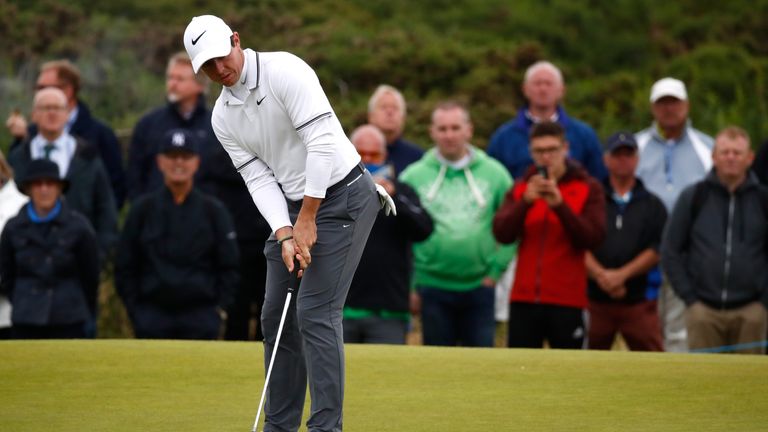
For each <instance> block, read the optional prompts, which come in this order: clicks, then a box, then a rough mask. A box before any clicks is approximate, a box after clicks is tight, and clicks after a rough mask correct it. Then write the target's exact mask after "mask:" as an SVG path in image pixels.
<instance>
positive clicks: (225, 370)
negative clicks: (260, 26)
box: [0, 340, 768, 432]
mask: <svg viewBox="0 0 768 432" xmlns="http://www.w3.org/2000/svg"><path fill="white" fill-rule="evenodd" d="M0 353H1V354H0V356H1V358H0V430H2V431H12V432H17V431H19V432H21V431H40V430H49V429H52V430H55V431H56V432H68V431H77V432H83V431H109V432H118V431H184V432H193V431H238V432H246V431H250V430H251V426H252V424H253V418H254V416H255V414H256V408H257V404H258V401H259V397H260V395H261V389H262V385H263V379H264V378H263V377H264V371H263V361H262V345H261V344H260V343H236V342H182V341H137V340H95V341H62V342H59V341H40V342H33V341H23V342H0ZM278 361H279V358H278ZM307 405H309V403H307ZM262 417H263V416H262ZM305 420H306V415H305ZM344 427H345V430H348V431H366V432H369V431H409V432H410V431H440V432H446V431H696V432H702V431H766V430H768V356H737V355H705V354H698V355H693V354H646V353H632V352H620V351H612V352H595V351H559V350H511V349H468V348H429V347H421V346H368V345H365V346H364V345H348V346H347V392H346V401H345V417H344ZM259 430H261V429H259ZM301 430H306V429H305V428H304V427H302V429H301Z"/></svg>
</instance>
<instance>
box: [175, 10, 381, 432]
mask: <svg viewBox="0 0 768 432" xmlns="http://www.w3.org/2000/svg"><path fill="white" fill-rule="evenodd" d="M184 46H185V47H186V49H187V53H188V54H189V57H190V58H191V59H192V67H193V68H194V70H195V72H197V71H199V70H202V71H203V72H204V73H205V74H206V75H207V76H208V77H209V78H210V79H211V80H212V81H214V82H216V83H219V84H222V85H223V86H224V88H223V89H222V91H221V95H220V96H219V99H218V100H217V101H216V106H215V107H214V109H213V115H212V120H211V123H212V125H213V130H214V132H215V133H216V136H217V137H218V139H219V141H220V142H221V144H222V145H223V146H224V149H225V150H226V151H227V152H228V153H229V156H230V158H231V159H232V163H233V164H234V166H235V167H236V168H237V170H238V171H239V172H240V174H241V175H242V177H243V179H244V180H245V183H246V185H247V186H248V190H249V192H250V193H251V196H252V198H253V201H254V202H255V203H256V205H257V207H258V208H259V211H260V212H261V214H262V215H263V216H264V218H265V219H266V220H267V222H269V225H270V227H271V229H272V234H271V236H270V238H269V240H268V241H267V244H266V246H265V248H264V253H265V255H266V257H267V289H266V296H265V299H264V306H263V310H262V315H261V321H262V328H263V332H264V337H265V350H264V351H265V358H264V362H265V369H266V366H267V364H268V363H269V359H270V357H271V354H272V349H273V347H274V345H275V340H276V336H277V331H278V326H279V320H280V317H281V315H282V309H283V304H284V302H285V298H286V289H287V288H288V281H289V276H290V272H292V271H293V270H294V267H295V264H294V260H295V259H296V260H297V261H298V265H299V266H300V268H301V270H300V272H299V275H300V276H301V277H302V279H301V284H300V287H299V290H298V294H297V297H296V303H295V304H291V306H290V309H289V312H288V317H287V318H286V322H285V329H284V332H283V333H284V336H283V337H282V340H281V341H280V344H279V349H278V352H277V357H276V359H275V362H274V368H273V370H272V378H271V383H270V385H269V390H268V393H267V402H266V406H265V414H266V421H265V427H264V430H265V431H272V432H274V431H296V430H298V427H299V425H300V423H301V415H302V411H303V406H304V396H305V392H306V387H307V381H309V390H310V397H311V400H312V408H311V412H310V417H309V419H308V420H307V428H308V430H309V431H315V432H316V431H340V430H341V429H342V406H343V400H344V345H343V333H342V308H343V306H344V301H345V299H346V296H347V291H348V290H349V286H350V284H351V282H352V277H353V275H354V273H355V269H356V267H357V265H358V262H359V261H360V256H361V255H362V252H363V248H364V246H365V243H366V240H367V238H368V234H369V233H370V230H371V227H372V226H373V223H374V221H375V218H376V214H377V213H378V211H379V208H380V207H381V203H382V202H386V203H387V206H391V207H394V204H393V203H392V201H391V199H390V198H389V196H388V195H386V192H384V191H383V189H379V190H380V192H379V194H377V193H376V191H377V188H376V187H375V185H374V183H373V180H372V179H371V176H370V174H369V173H368V172H367V171H366V170H365V167H364V166H363V165H362V164H361V162H360V156H359V155H358V154H357V151H356V150H355V148H354V146H353V145H352V143H350V142H349V139H347V137H346V135H345V133H344V130H343V129H342V127H341V124H340V123H339V120H338V119H337V118H336V115H335V113H334V111H333V109H332V108H331V105H330V103H329V102H328V98H327V97H326V95H325V93H324V92H323V89H322V87H321V86H320V82H319V80H318V78H317V76H316V74H315V72H314V71H313V70H312V68H310V67H309V66H308V65H307V64H306V63H305V62H304V61H303V60H301V59H300V58H298V57H296V56H295V55H293V54H290V53H286V52H256V51H254V50H251V49H243V48H241V46H240V35H239V34H238V33H237V32H233V31H232V29H231V28H230V27H229V26H228V25H227V24H226V23H225V22H224V21H223V20H221V18H218V17H215V16H212V15H204V16H198V17H195V18H193V19H192V21H191V22H190V23H189V25H188V26H187V28H186V31H185V32H184Z"/></svg>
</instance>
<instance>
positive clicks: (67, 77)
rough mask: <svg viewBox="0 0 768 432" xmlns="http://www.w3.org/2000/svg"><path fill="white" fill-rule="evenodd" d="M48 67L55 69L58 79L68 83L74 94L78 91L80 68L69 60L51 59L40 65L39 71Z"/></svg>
mask: <svg viewBox="0 0 768 432" xmlns="http://www.w3.org/2000/svg"><path fill="white" fill-rule="evenodd" d="M49 69H53V70H55V71H56V75H58V78H59V81H61V82H63V83H65V84H69V85H71V86H72V89H73V90H74V93H75V96H77V94H78V93H79V92H80V70H79V69H78V68H77V66H75V65H74V63H72V62H71V61H69V60H52V61H49V62H45V63H43V64H42V66H40V72H41V73H42V72H45V71H47V70H49Z"/></svg>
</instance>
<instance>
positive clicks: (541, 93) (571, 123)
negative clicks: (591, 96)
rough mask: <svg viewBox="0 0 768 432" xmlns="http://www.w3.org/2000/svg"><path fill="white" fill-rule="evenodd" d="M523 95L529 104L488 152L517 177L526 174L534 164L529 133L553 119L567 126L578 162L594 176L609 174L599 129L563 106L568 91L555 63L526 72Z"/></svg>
mask: <svg viewBox="0 0 768 432" xmlns="http://www.w3.org/2000/svg"><path fill="white" fill-rule="evenodd" d="M523 94H524V95H525V98H526V99H527V100H528V104H527V105H525V106H524V107H522V108H520V110H518V113H517V116H516V117H515V118H513V119H512V120H510V121H508V122H506V123H504V124H503V125H501V126H500V127H499V128H498V129H497V130H496V132H494V134H493V136H492V137H491V141H490V144H489V145H488V154H489V155H490V156H491V157H494V158H496V159H497V160H498V161H500V162H501V163H502V164H503V165H504V166H505V167H507V170H509V173H510V174H512V177H513V178H519V177H521V176H522V175H523V174H525V171H526V169H528V167H529V166H531V164H532V163H533V159H531V154H530V152H529V151H528V147H529V141H528V134H529V133H530V131H531V126H533V124H534V123H540V122H542V121H553V122H557V123H560V125H561V126H563V128H565V139H566V141H568V156H569V157H570V158H571V159H573V160H576V161H578V162H579V163H580V164H581V165H582V166H583V167H584V168H585V169H586V170H587V171H588V172H589V174H590V175H591V176H593V177H596V178H597V179H598V180H603V179H604V178H606V176H607V172H606V170H605V166H604V165H603V159H602V158H603V152H602V150H601V147H600V140H599V139H598V138H597V134H595V131H594V130H593V129H592V128H591V127H590V126H589V125H587V124H586V123H584V122H581V121H579V120H576V119H575V118H573V117H569V116H568V115H567V114H566V113H565V110H564V109H563V107H562V106H561V105H560V102H561V101H562V98H563V95H564V94H565V84H564V82H563V75H562V73H561V72H560V69H558V68H557V67H556V66H555V65H553V64H552V63H550V62H548V61H539V62H536V63H534V64H533V65H531V66H530V67H529V68H528V70H526V71H525V79H524V81H523Z"/></svg>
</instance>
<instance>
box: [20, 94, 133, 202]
mask: <svg viewBox="0 0 768 432" xmlns="http://www.w3.org/2000/svg"><path fill="white" fill-rule="evenodd" d="M77 109H78V113H77V118H76V119H75V123H74V124H73V125H72V128H70V130H69V134H70V135H72V136H74V137H77V138H81V139H83V140H85V141H87V142H89V143H91V144H93V145H94V146H95V148H96V152H97V154H98V155H99V156H100V158H101V160H102V162H103V163H104V167H105V168H106V173H107V174H108V175H109V184H110V185H111V186H112V194H113V196H114V201H115V204H116V205H117V208H118V209H119V208H121V207H122V206H123V202H124V201H125V170H124V169H123V153H122V148H121V147H120V143H119V142H118V141H117V136H115V133H114V132H113V131H112V129H110V128H109V126H107V125H105V124H104V123H102V122H100V121H99V120H97V119H96V118H95V117H93V116H92V115H91V110H90V109H89V108H88V105H86V104H85V103H83V102H82V101H78V102H77ZM35 135H37V125H35V124H30V125H29V129H28V131H27V137H34V136H35ZM21 143H22V141H20V140H16V141H14V142H13V143H12V144H11V149H14V148H15V147H17V146H18V145H20V144H21Z"/></svg>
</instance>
